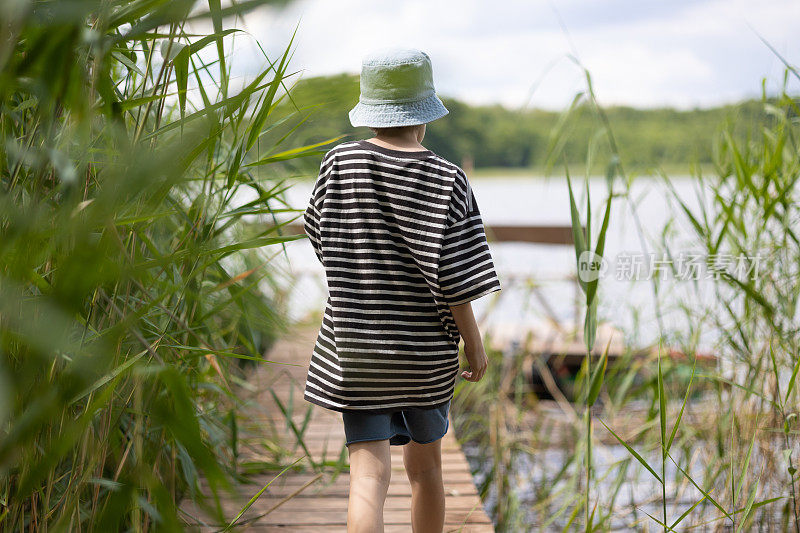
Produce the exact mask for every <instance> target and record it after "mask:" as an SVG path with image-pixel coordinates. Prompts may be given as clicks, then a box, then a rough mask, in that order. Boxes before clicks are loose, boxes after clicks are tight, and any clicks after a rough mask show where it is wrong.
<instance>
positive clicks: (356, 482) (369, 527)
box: [347, 439, 392, 533]
mask: <svg viewBox="0 0 800 533" xmlns="http://www.w3.org/2000/svg"><path fill="white" fill-rule="evenodd" d="M347 449H348V453H349V454H350V498H349V501H348V504H347V533H362V532H364V533H383V504H384V503H385V501H386V493H387V492H388V491H389V480H390V478H391V475H392V456H391V453H390V452H389V440H388V439H384V440H369V441H364V442H354V443H352V444H350V445H349V446H348V447H347Z"/></svg>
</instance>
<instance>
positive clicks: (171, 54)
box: [0, 0, 324, 531]
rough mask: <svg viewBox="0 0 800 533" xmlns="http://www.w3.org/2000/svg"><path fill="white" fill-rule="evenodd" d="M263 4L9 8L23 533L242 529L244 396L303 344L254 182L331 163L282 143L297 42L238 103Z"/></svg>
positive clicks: (19, 517) (9, 227)
mask: <svg viewBox="0 0 800 533" xmlns="http://www.w3.org/2000/svg"><path fill="white" fill-rule="evenodd" d="M264 3H265V2H263V1H260V0H259V1H245V2H238V3H236V4H235V5H232V6H230V7H224V8H223V7H222V6H221V3H220V2H219V0H209V1H208V3H207V4H198V5H195V4H196V2H195V1H193V0H135V1H121V0H112V1H105V0H104V1H100V0H87V1H83V2H45V1H39V0H36V1H34V0H16V1H12V2H3V3H2V5H0V21H2V22H0V142H2V144H1V145H0V529H2V530H4V531H5V530H8V531H11V530H14V531H16V530H19V531H22V530H31V531H32V530H42V531H46V530H54V531H79V530H84V529H89V530H98V531H118V530H122V529H126V530H127V529H131V530H134V531H146V530H150V529H153V528H156V529H160V530H178V529H182V527H183V524H184V523H185V522H186V521H187V520H190V519H189V518H187V517H185V516H182V515H181V513H180V511H179V508H178V505H177V503H178V502H179V501H180V500H181V498H182V497H183V496H184V495H186V496H188V497H190V498H195V499H197V500H198V501H201V502H202V503H203V505H204V507H205V508H206V509H207V510H208V511H210V512H212V513H213V514H214V515H215V516H217V517H218V518H220V519H221V518H222V513H221V509H220V504H219V498H218V496H219V494H220V491H221V490H224V489H226V488H228V487H230V486H231V484H230V480H231V479H232V477H233V476H235V475H236V473H237V469H238V465H237V457H238V454H237V449H236V448H237V440H236V439H237V437H236V431H235V429H236V421H237V411H238V408H239V403H238V401H237V398H236V396H235V394H234V391H233V388H232V385H233V383H234V382H235V380H236V379H237V375H238V374H239V366H240V365H239V362H240V361H244V360H249V361H258V362H264V360H263V359H262V356H261V354H262V353H264V351H265V349H266V348H267V347H268V346H269V345H270V343H271V341H272V339H273V338H274V337H275V335H276V334H277V333H278V332H279V330H280V329H281V328H282V327H283V325H284V324H285V319H284V316H285V309H284V308H283V304H282V303H281V302H282V299H281V292H280V291H281V289H280V287H279V286H278V285H276V284H275V283H274V281H275V280H274V279H273V272H272V270H271V268H270V264H269V260H270V257H271V256H272V255H273V254H274V253H280V245H281V244H282V243H284V242H286V241H288V240H291V239H294V238H296V236H286V235H284V234H283V231H282V228H281V224H278V223H276V222H275V214H276V213H277V212H281V211H290V209H289V208H288V207H287V206H286V204H285V203H284V202H283V201H282V198H281V191H282V190H283V189H284V188H285V187H286V185H285V184H284V183H283V182H281V181H277V180H271V181H270V180H266V179H264V177H263V176H259V175H257V174H256V171H260V170H263V171H264V176H269V175H270V173H273V172H271V170H270V169H273V168H277V166H279V165H283V166H286V165H288V164H291V160H292V159H294V158H297V157H302V156H305V155H318V154H319V153H320V152H319V149H318V147H317V146H307V147H293V146H286V145H287V144H288V143H289V142H290V141H288V140H287V139H290V137H288V135H283V136H282V137H279V138H277V140H275V141H274V142H272V143H270V142H267V141H266V137H264V136H263V133H264V132H267V131H279V130H280V127H281V124H280V123H279V122H278V121H276V120H274V119H273V118H272V110H273V109H274V108H275V105H276V104H277V103H278V102H280V101H281V100H282V99H283V98H284V97H285V96H286V94H287V93H286V89H287V87H286V80H287V79H288V78H289V76H290V73H289V69H288V64H289V54H290V49H291V42H289V43H287V47H286V49H285V50H284V51H283V52H282V53H281V54H279V55H278V57H275V58H268V57H266V56H265V60H266V61H267V62H268V64H269V67H268V68H266V69H264V70H262V71H261V72H259V73H257V74H256V75H255V76H254V78H253V79H252V80H249V81H247V82H246V83H244V84H243V85H242V87H241V89H240V90H238V91H234V90H231V87H232V86H234V85H237V84H238V81H239V80H233V79H232V78H231V60H230V57H228V56H226V54H227V53H229V46H228V45H227V44H226V43H229V42H230V40H231V39H232V38H233V36H234V34H236V33H237V32H238V30H236V29H224V28H223V22H224V21H226V20H228V19H230V18H231V17H233V16H236V15H241V14H243V13H246V12H247V11H249V10H251V9H253V8H254V7H257V6H259V5H263V4H264ZM205 22H210V26H211V27H213V31H212V32H211V33H209V34H200V35H198V34H196V33H192V32H193V31H194V30H193V28H196V27H198V26H197V25H198V24H200V25H202V24H204V23H205ZM192 24H195V26H192ZM215 52H216V53H215ZM294 119H295V116H290V117H287V118H285V119H284V122H285V124H284V125H283V126H282V127H284V128H285V127H287V126H290V125H291V124H290V122H291V120H294ZM322 144H324V143H320V145H322ZM276 246H278V248H276ZM201 477H204V478H205V479H206V480H207V482H208V485H209V487H210V489H211V494H212V496H213V497H212V498H211V500H208V501H207V500H204V499H203V498H202V494H201V492H200V490H199V479H200V478H201Z"/></svg>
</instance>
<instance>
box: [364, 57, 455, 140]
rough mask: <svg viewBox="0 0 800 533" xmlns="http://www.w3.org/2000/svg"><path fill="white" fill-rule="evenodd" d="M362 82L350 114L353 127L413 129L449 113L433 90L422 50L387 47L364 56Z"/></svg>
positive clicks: (430, 74)
mask: <svg viewBox="0 0 800 533" xmlns="http://www.w3.org/2000/svg"><path fill="white" fill-rule="evenodd" d="M360 83H361V94H360V96H359V99H358V103H357V104H356V106H355V107H354V108H353V109H351V110H350V113H349V117H350V123H351V124H352V125H353V126H371V127H374V128H389V127H393V126H413V125H416V124H426V123H428V122H432V121H434V120H436V119H437V118H441V117H443V116H445V115H446V114H447V113H449V111H448V110H447V108H446V107H444V104H443V103H442V101H441V100H440V99H439V97H438V96H436V91H435V89H434V87H433V66H432V65H431V58H430V57H428V54H426V53H425V52H422V51H421V50H417V49H415V48H399V47H386V48H381V49H378V50H376V51H374V52H372V53H370V54H368V55H366V56H364V58H363V59H362V62H361V82H360Z"/></svg>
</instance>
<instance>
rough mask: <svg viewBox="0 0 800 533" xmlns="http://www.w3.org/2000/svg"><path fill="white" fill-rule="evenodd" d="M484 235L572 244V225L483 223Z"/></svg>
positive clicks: (296, 228) (299, 230) (294, 228)
mask: <svg viewBox="0 0 800 533" xmlns="http://www.w3.org/2000/svg"><path fill="white" fill-rule="evenodd" d="M282 229H283V232H284V234H285V235H302V234H304V233H305V232H304V230H303V225H302V224H298V223H296V222H292V223H290V224H286V225H285V226H283V228H282ZM484 229H485V230H486V237H487V238H488V239H489V241H490V242H492V241H496V242H531V243H537V244H559V245H572V243H573V241H572V226H553V225H537V224H532V225H525V226H520V225H511V224H489V225H485V226H484Z"/></svg>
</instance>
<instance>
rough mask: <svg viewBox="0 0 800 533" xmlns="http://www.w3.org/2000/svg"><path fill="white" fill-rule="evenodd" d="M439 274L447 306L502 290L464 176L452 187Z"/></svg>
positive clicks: (472, 196)
mask: <svg viewBox="0 0 800 533" xmlns="http://www.w3.org/2000/svg"><path fill="white" fill-rule="evenodd" d="M438 275H439V287H440V289H441V291H442V294H443V296H444V299H445V301H446V302H447V304H448V305H459V304H464V303H467V302H471V301H472V300H475V299H477V298H480V297H481V296H485V295H487V294H489V293H492V292H495V291H499V290H500V289H501V287H500V280H499V279H498V277H497V272H496V271H495V267H494V262H493V261H492V255H491V253H490V252H489V245H488V243H487V241H486V233H485V231H484V226H483V220H482V218H481V213H480V210H479V209H478V203H477V201H476V200H475V195H474V193H473V192H472V187H470V186H469V182H468V181H467V180H466V177H465V176H463V175H462V176H461V179H460V180H457V181H456V184H455V185H454V188H453V198H452V202H451V209H450V214H449V215H448V219H447V225H446V227H445V231H444V240H443V244H442V253H441V256H440V258H439V270H438Z"/></svg>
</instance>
